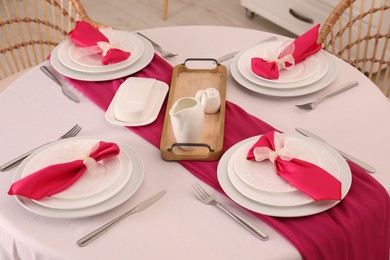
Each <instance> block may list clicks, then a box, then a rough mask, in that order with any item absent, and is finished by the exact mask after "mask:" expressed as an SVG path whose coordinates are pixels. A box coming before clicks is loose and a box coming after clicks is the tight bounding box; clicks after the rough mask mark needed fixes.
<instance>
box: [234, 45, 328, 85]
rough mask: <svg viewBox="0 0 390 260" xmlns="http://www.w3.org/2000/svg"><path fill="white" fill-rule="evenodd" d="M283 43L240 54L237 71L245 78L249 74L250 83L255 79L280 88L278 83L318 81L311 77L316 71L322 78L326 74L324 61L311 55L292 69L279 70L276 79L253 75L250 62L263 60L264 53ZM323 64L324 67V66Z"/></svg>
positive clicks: (262, 46)
mask: <svg viewBox="0 0 390 260" xmlns="http://www.w3.org/2000/svg"><path fill="white" fill-rule="evenodd" d="M283 43H284V42H283V41H270V42H264V43H260V44H258V45H256V46H253V47H252V48H249V49H247V50H246V51H244V52H243V53H242V54H241V56H240V58H239V59H238V69H239V71H240V72H241V74H243V75H244V76H245V75H247V74H248V72H249V73H250V74H251V75H252V76H251V77H248V79H249V80H251V81H252V80H253V81H254V82H255V83H256V79H257V80H259V82H264V81H266V82H269V83H270V84H269V85H267V86H270V87H280V86H279V85H278V84H280V83H289V84H292V83H296V82H298V81H302V80H305V79H308V78H309V77H310V80H306V81H305V83H301V84H310V83H313V82H314V81H316V80H318V79H319V78H318V75H317V76H316V77H312V76H313V74H314V73H315V72H317V70H319V71H320V72H322V73H321V74H322V76H323V75H324V74H325V73H326V70H327V69H328V66H327V61H326V59H325V58H322V57H321V55H312V56H310V57H308V58H307V59H306V60H304V61H302V62H300V63H298V64H296V65H295V66H294V67H293V68H292V69H289V70H286V69H285V70H281V71H280V72H279V78H278V79H267V78H264V77H261V76H259V75H257V74H255V73H254V72H253V70H252V62H251V61H252V58H254V57H259V58H264V57H265V55H266V52H267V51H269V49H276V48H278V47H279V46H280V45H282V44H283ZM324 64H325V65H326V66H324ZM317 74H319V73H317ZM265 84H267V83H265ZM273 84H275V86H273ZM299 84H300V83H297V84H292V85H299ZM288 86H290V85H288ZM284 87H286V86H284Z"/></svg>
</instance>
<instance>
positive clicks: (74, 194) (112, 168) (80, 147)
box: [21, 139, 132, 209]
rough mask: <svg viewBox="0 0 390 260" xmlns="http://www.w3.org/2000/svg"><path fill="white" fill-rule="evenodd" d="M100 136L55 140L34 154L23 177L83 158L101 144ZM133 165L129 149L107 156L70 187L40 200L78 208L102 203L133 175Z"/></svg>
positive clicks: (45, 203) (61, 207)
mask: <svg viewBox="0 0 390 260" xmlns="http://www.w3.org/2000/svg"><path fill="white" fill-rule="evenodd" d="M98 142H99V140H92V139H90V140H85V139H69V140H66V141H65V142H59V143H54V144H53V145H50V146H48V147H47V149H45V150H43V151H41V152H40V153H39V154H37V155H36V156H34V158H31V160H30V161H29V162H28V163H27V164H26V166H25V167H24V168H23V171H22V173H21V178H24V177H26V176H27V175H29V174H31V173H33V172H35V171H38V170H40V169H42V168H44V167H47V166H49V165H53V164H58V163H64V162H71V161H74V160H83V159H84V158H85V156H86V155H88V154H90V153H91V151H92V150H93V149H95V147H97V144H98ZM131 168H132V165H131V161H130V158H128V156H127V155H126V154H125V153H120V154H119V155H118V156H116V157H113V158H107V159H105V160H103V161H101V162H100V163H98V164H96V167H94V168H92V169H87V171H86V172H85V173H84V174H83V175H82V176H81V177H80V179H79V180H77V182H75V183H74V184H73V185H72V186H70V187H69V188H67V189H66V190H64V191H62V192H60V193H57V194H54V195H52V196H50V197H46V198H43V199H40V200H34V201H35V202H36V203H38V204H40V205H43V206H46V207H50V208H58V209H76V208H83V207H89V206H92V205H95V204H98V203H100V202H102V201H104V200H106V199H108V198H110V197H112V196H113V195H114V194H116V193H117V192H119V191H120V190H121V189H122V188H123V186H124V185H125V184H126V182H127V181H128V180H129V179H130V176H131V172H132V170H131Z"/></svg>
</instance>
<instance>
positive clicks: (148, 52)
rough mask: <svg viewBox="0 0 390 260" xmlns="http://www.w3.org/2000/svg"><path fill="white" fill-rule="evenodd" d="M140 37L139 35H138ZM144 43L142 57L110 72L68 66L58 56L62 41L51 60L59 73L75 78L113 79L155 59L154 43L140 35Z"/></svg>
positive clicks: (138, 68)
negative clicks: (88, 71)
mask: <svg viewBox="0 0 390 260" xmlns="http://www.w3.org/2000/svg"><path fill="white" fill-rule="evenodd" d="M136 37H138V36H136ZM138 38H139V39H140V40H141V41H142V43H143V45H144V52H143V53H142V55H141V57H140V58H139V59H138V60H137V61H135V62H134V63H133V64H131V65H130V66H127V67H124V68H122V69H118V70H115V71H110V72H106V71H105V72H98V73H86V72H82V71H76V70H73V69H70V68H68V67H67V66H65V65H64V64H62V62H61V61H60V59H59V58H58V51H59V48H60V47H61V45H62V44H63V43H64V42H62V43H60V44H59V45H57V46H56V47H55V48H54V50H53V52H52V53H51V56H50V57H51V58H50V62H51V64H52V66H53V68H54V69H55V70H57V71H58V72H59V73H61V74H62V75H64V76H66V77H69V78H73V79H78V80H85V81H105V80H111V79H117V78H122V77H125V76H128V75H131V74H133V73H136V72H138V71H140V70H142V69H143V68H145V67H146V66H147V65H148V64H149V63H150V62H151V61H152V59H153V56H154V49H153V46H152V44H151V43H150V42H149V41H148V40H146V39H144V38H143V37H141V36H140V37H138Z"/></svg>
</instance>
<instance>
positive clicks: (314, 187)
mask: <svg viewBox="0 0 390 260" xmlns="http://www.w3.org/2000/svg"><path fill="white" fill-rule="evenodd" d="M283 137H284V136H283V134H281V133H278V132H276V131H271V132H268V133H266V134H264V135H262V136H261V137H260V139H259V140H258V141H257V142H256V143H255V144H254V145H253V146H252V147H251V148H250V150H249V151H248V155H247V159H249V160H253V161H263V160H265V159H269V160H271V161H272V162H273V163H274V166H275V169H276V172H277V174H278V175H279V176H281V177H282V178H283V179H285V180H286V181H287V182H289V183H290V184H292V185H293V186H294V187H296V188H298V189H299V190H300V191H302V192H303V193H305V194H306V195H308V196H310V197H311V198H313V199H314V200H341V183H340V181H339V180H337V179H336V178H335V177H333V176H332V175H331V174H329V173H328V172H327V171H325V170H324V169H322V168H320V167H318V166H317V165H315V164H312V163H310V162H306V161H303V160H300V159H297V158H290V157H289V155H285V154H284V153H283V148H284V144H283ZM290 150H291V149H290Z"/></svg>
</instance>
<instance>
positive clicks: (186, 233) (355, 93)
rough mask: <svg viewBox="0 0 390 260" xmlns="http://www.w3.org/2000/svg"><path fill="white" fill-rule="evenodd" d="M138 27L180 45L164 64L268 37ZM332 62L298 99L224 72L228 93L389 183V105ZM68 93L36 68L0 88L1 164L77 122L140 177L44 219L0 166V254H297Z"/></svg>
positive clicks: (109, 256)
mask: <svg viewBox="0 0 390 260" xmlns="http://www.w3.org/2000/svg"><path fill="white" fill-rule="evenodd" d="M143 33H144V34H145V35H147V36H148V37H150V38H151V39H153V40H155V41H156V42H158V43H159V44H161V45H162V46H163V47H165V48H167V49H169V50H172V51H175V52H178V53H180V55H179V56H177V57H175V58H172V59H169V62H170V63H171V64H172V65H177V64H179V63H181V62H183V61H184V59H186V58H194V57H195V58H196V57H202V58H204V57H207V58H208V57H214V58H218V57H220V56H222V55H224V54H226V53H228V52H231V51H236V50H241V49H244V48H246V47H248V46H250V45H251V44H253V43H256V42H258V41H259V40H261V39H263V38H265V37H266V36H269V34H268V33H265V32H261V31H254V30H248V29H240V28H228V27H211V26H196V27H192V26H191V27H172V28H157V29H150V30H145V31H143ZM229 62H230V61H227V62H225V63H224V64H225V65H227V66H228V65H229ZM337 63H338V65H339V73H338V75H337V77H336V79H335V81H334V82H333V83H332V84H331V85H329V86H328V87H327V88H325V89H323V90H321V91H319V92H316V93H313V94H310V95H306V96H301V97H288V98H279V97H270V96H265V95H262V94H257V93H254V92H252V91H250V90H247V89H245V88H243V87H242V86H240V85H239V84H237V83H236V82H235V80H234V79H233V78H232V77H231V76H230V75H229V76H228V83H227V99H228V100H230V101H232V102H234V103H237V104H239V105H240V106H241V107H243V108H244V109H245V110H246V111H248V112H249V113H251V114H253V115H255V116H257V117H259V118H260V119H262V120H264V121H266V122H268V123H269V124H271V125H272V126H274V127H275V128H277V129H279V130H281V131H284V132H294V128H295V127H302V128H306V129H308V130H311V131H313V132H314V133H317V134H318V135H320V136H322V137H323V138H325V139H326V140H327V141H328V142H329V143H330V144H332V145H334V146H337V148H339V149H341V150H344V151H345V152H347V153H350V154H352V155H354V156H356V157H358V158H360V159H362V160H364V161H366V162H367V163H370V164H371V165H373V166H374V167H376V169H377V172H376V173H375V174H374V175H373V176H374V178H376V179H377V180H378V181H379V182H380V183H381V184H382V185H383V186H384V187H385V188H386V189H387V190H388V191H390V174H389V171H390V163H389V154H390V135H389V133H390V103H389V101H388V99H387V98H386V97H385V96H383V95H382V93H381V92H380V91H379V90H378V89H377V88H376V87H375V86H374V85H373V83H371V81H369V80H368V79H367V78H366V77H365V76H364V75H362V74H360V73H359V72H358V71H356V70H355V69H354V68H352V67H351V66H350V65H348V64H347V63H345V62H343V61H341V60H337ZM352 79H353V80H357V81H358V82H359V83H360V84H359V86H358V87H356V88H353V89H351V90H349V91H347V92H345V93H343V94H340V95H337V96H335V97H333V98H332V99H329V100H327V101H325V102H323V103H321V105H319V106H318V108H317V109H316V110H314V111H303V110H299V109H297V108H296V107H295V106H294V104H299V103H304V102H306V101H310V100H312V99H315V98H316V97H318V96H320V95H321V94H324V93H325V92H328V91H329V90H332V89H335V88H337V87H338V86H340V85H341V84H344V83H346V82H348V81H350V80H352ZM73 90H74V89H73ZM74 92H76V94H77V95H78V96H79V97H80V99H81V103H79V104H77V103H74V102H72V101H71V100H69V99H68V98H66V97H65V96H64V95H63V94H62V93H61V91H60V88H59V87H58V86H57V85H55V84H54V83H53V82H52V81H51V80H50V79H49V78H48V77H47V76H45V75H44V74H43V73H42V72H41V71H40V70H39V68H38V67H36V68H33V69H32V70H30V71H29V72H27V73H26V74H25V75H24V76H22V77H21V78H20V79H19V80H17V81H16V82H14V83H13V84H12V85H11V86H10V87H8V88H7V89H6V90H5V91H4V92H3V93H1V95H0V119H1V125H2V126H1V130H0V131H1V134H0V147H1V150H0V164H2V163H5V162H6V161H8V160H10V159H12V158H14V157H16V156H18V155H20V154H21V153H23V152H25V151H27V150H29V149H31V148H34V147H35V146H38V145H40V144H42V143H45V142H47V141H51V140H55V139H56V138H58V137H59V136H60V135H61V134H62V133H63V132H65V131H67V130H68V129H69V128H70V127H71V126H73V125H74V124H76V123H78V124H80V125H82V126H83V131H82V132H81V134H80V135H81V136H97V137H101V138H107V139H112V138H115V139H116V140H119V141H120V142H123V143H125V144H127V145H129V146H131V147H133V148H134V149H136V150H137V152H138V153H139V155H140V156H141V158H142V159H143V161H144V165H145V179H144V182H143V184H142V186H141V187H140V189H139V190H138V191H137V192H136V194H135V195H134V196H132V197H131V198H130V199H129V200H128V201H126V202H125V203H123V204H122V205H120V206H119V207H117V208H115V209H113V210H111V211H109V212H106V213H103V214H100V215H97V216H93V217H88V218H81V219H52V218H47V217H43V216H39V215H36V214H34V213H31V212H29V211H28V210H26V209H25V208H23V207H22V206H21V205H19V204H18V203H17V202H16V200H15V198H13V197H12V196H9V195H7V192H8V189H9V187H10V185H11V183H12V176H13V173H14V172H15V169H12V170H9V171H7V172H4V173H1V174H0V259H23V260H24V259H300V258H301V256H300V254H299V252H298V251H297V250H296V249H295V248H294V246H292V245H291V244H290V243H289V242H288V241H287V240H286V239H285V238H283V237H282V236H281V235H279V234H278V233H277V232H276V231H275V230H273V229H272V228H271V227H269V226H267V225H266V224H265V223H263V222H261V221H259V220H257V219H254V218H253V217H252V216H251V215H250V214H248V213H247V212H246V211H244V210H242V208H240V207H239V206H238V205H236V204H234V203H233V202H231V201H229V200H227V199H226V198H224V197H222V196H218V198H220V199H221V200H222V201H224V202H226V203H227V204H228V205H231V206H232V207H234V208H235V209H237V210H238V211H240V212H242V213H243V214H244V215H246V216H247V217H248V218H249V219H251V220H253V221H254V222H255V223H256V225H258V226H259V227H260V228H262V229H263V230H264V231H265V232H267V233H268V234H269V235H270V240H269V241H266V242H263V241H260V240H259V239H257V238H256V237H254V236H253V235H252V234H250V233H249V232H248V231H247V230H246V229H244V228H242V227H241V226H240V225H239V224H237V223H236V222H234V221H233V220H232V219H231V218H229V217H228V216H226V215H225V213H223V212H222V211H220V210H218V209H217V208H214V207H209V206H205V205H203V204H202V203H200V202H199V201H197V200H196V199H195V197H194V195H193V193H192V190H191V184H192V183H193V182H194V181H195V177H194V176H192V175H191V174H190V173H189V172H188V171H186V170H185V169H184V168H183V167H182V166H181V165H179V164H178V163H176V162H167V161H164V160H162V159H161V156H160V151H159V150H158V149H156V148H155V147H153V146H152V145H151V144H149V143H148V142H147V141H145V140H143V139H142V138H141V137H139V136H137V135H136V134H134V133H132V132H131V131H129V130H128V129H126V128H124V127H119V126H114V125H111V124H110V123H108V122H107V121H106V120H105V118H104V112H103V111H102V110H101V109H100V108H98V107H97V106H96V105H94V104H93V103H92V102H91V101H90V100H89V99H88V98H86V97H84V96H83V95H82V94H81V93H79V92H77V91H76V90H74ZM160 190H167V194H166V195H165V196H164V197H163V198H162V199H161V200H160V201H159V202H157V203H156V204H154V205H153V206H151V207H150V208H148V209H146V210H145V211H143V212H140V213H137V214H135V215H132V216H131V217H129V218H128V219H126V220H125V221H123V222H122V223H120V224H119V225H118V226H116V227H115V228H114V229H113V230H111V231H109V232H108V233H106V234H105V235H104V236H103V237H101V238H99V239H97V240H96V241H94V242H93V243H91V244H90V245H88V246H86V247H84V248H80V247H78V246H77V245H76V241H77V240H78V239H79V238H80V237H82V236H83V235H85V234H87V233H88V232H90V231H91V230H93V229H95V228H96V227H98V226H100V225H102V224H104V223H106V222H107V221H109V220H111V219H113V218H114V217H116V216H117V215H119V214H121V213H123V212H125V211H127V210H128V209H130V208H132V207H133V206H135V205H136V204H138V203H139V202H140V201H142V200H143V199H144V198H146V197H148V196H150V195H152V194H154V193H156V192H157V191H160Z"/></svg>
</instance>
